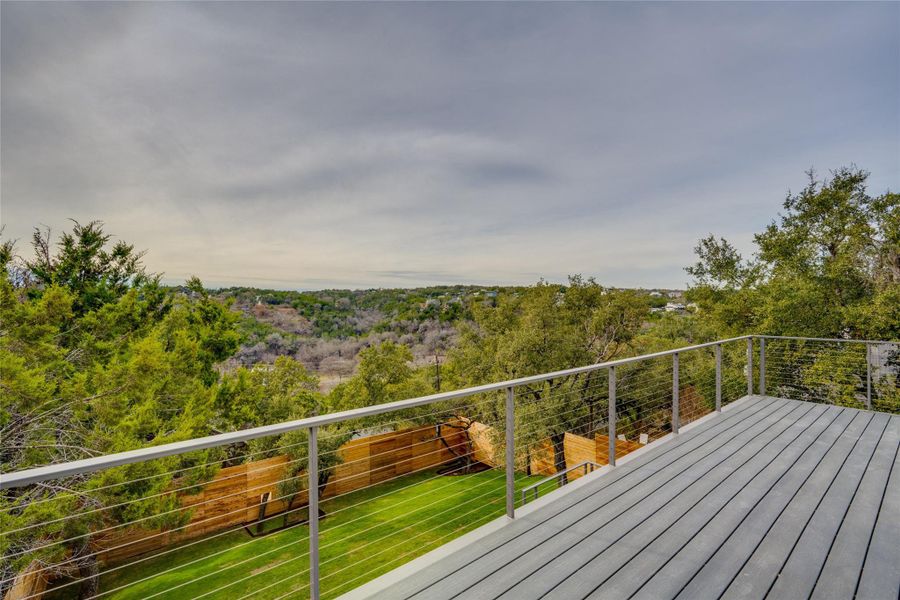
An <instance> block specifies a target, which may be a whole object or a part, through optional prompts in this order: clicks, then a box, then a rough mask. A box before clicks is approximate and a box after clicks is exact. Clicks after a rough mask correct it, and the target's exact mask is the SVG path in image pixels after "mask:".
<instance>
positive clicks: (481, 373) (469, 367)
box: [446, 276, 649, 471]
mask: <svg viewBox="0 0 900 600" xmlns="http://www.w3.org/2000/svg"><path fill="white" fill-rule="evenodd" d="M648 314H649V307H648V304H647V302H646V300H645V299H644V298H643V297H641V296H639V295H637V294H636V293H635V292H631V291H617V290H612V289H607V288H603V287H601V286H600V285H599V284H597V283H596V282H595V281H593V280H592V279H587V280H585V279H582V278H581V277H580V276H573V277H571V278H570V279H569V285H567V286H558V285H553V284H548V283H545V282H540V283H538V284H537V285H535V286H533V287H531V288H527V289H526V290H524V291H523V292H522V293H521V294H520V295H518V296H513V295H503V296H501V297H500V298H499V299H498V304H497V306H496V308H491V307H480V308H476V309H475V311H474V324H473V325H471V326H464V327H463V328H462V331H461V335H460V342H459V345H458V347H457V348H456V349H454V350H453V351H451V353H450V355H449V360H448V363H447V370H446V371H447V373H448V378H450V379H452V380H453V381H454V382H455V383H457V384H458V385H477V384H483V383H487V382H491V381H501V380H504V379H513V378H517V377H524V376H528V375H535V374H539V373H547V372H551V371H556V370H561V369H566V368H569V367H572V366H575V365H587V364H592V363H597V362H602V361H605V360H610V359H612V358H615V357H617V356H621V355H623V354H625V353H626V352H627V351H628V348H629V343H630V342H631V340H632V339H633V338H634V336H635V335H636V334H637V333H638V332H639V330H640V328H641V325H642V323H643V322H644V319H645V318H646V317H647V315H648ZM605 377H606V375H605V372H602V371H599V372H592V373H585V374H582V375H578V376H570V377H562V378H558V379H556V380H553V381H548V382H544V383H542V384H539V385H533V386H528V387H522V388H519V389H518V390H517V394H518V397H519V401H518V402H517V403H516V419H517V435H521V436H522V441H523V445H525V446H526V447H530V446H533V445H534V444H536V443H539V442H542V441H543V440H546V439H550V440H551V443H552V445H553V452H554V464H555V465H556V469H557V471H562V470H564V469H565V453H564V445H563V444H564V437H565V433H566V432H567V431H570V432H573V433H578V432H582V433H587V434H591V435H592V434H593V432H595V431H596V430H597V428H598V426H599V424H600V423H602V422H605V418H604V417H603V415H602V413H601V412H600V411H599V410H598V403H599V402H600V401H601V398H602V395H601V394H599V393H598V392H597V390H598V389H602V388H603V387H604V384H603V382H604V381H605V379H604V378H605ZM498 403H499V401H498ZM499 406H502V404H499ZM478 410H490V411H491V412H492V415H491V418H493V419H497V417H498V416H499V415H500V414H502V412H501V411H502V409H501V408H498V404H494V405H491V404H488V405H486V407H484V406H482V408H479V409H478ZM477 416H478V415H473V417H477ZM497 420H499V419H497Z"/></svg>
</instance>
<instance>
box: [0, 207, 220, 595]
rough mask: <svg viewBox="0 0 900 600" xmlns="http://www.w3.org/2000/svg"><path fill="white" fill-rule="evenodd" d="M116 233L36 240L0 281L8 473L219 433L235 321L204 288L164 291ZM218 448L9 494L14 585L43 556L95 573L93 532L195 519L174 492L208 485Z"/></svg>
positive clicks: (0, 417)
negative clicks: (217, 410) (222, 371)
mask: <svg viewBox="0 0 900 600" xmlns="http://www.w3.org/2000/svg"><path fill="white" fill-rule="evenodd" d="M109 237H110V236H108V235H106V234H104V233H103V231H102V228H101V226H100V224H99V223H96V222H94V223H91V224H89V225H88V226H81V225H78V224H77V223H76V225H75V229H74V231H73V232H72V233H66V234H64V235H63V236H62V242H61V243H60V245H59V249H58V251H57V252H56V253H53V251H52V249H51V247H50V244H49V239H48V238H47V237H44V236H42V235H40V234H36V235H35V247H36V248H35V249H36V250H37V251H38V257H37V258H36V259H35V261H32V262H29V263H25V264H24V265H19V264H17V265H14V267H15V268H8V269H7V271H6V275H7V276H6V277H4V278H3V279H2V281H0V321H2V323H3V332H2V335H0V361H2V365H3V368H2V369H0V389H2V390H3V394H2V397H0V428H2V429H0V436H2V439H3V446H2V452H0V461H2V462H0V468H2V470H3V471H4V472H9V471H16V470H21V469H25V468H29V467H35V466H41V465H45V464H50V463H57V462H64V461H70V460H76V459H82V458H88V457H92V456H97V455H100V454H104V453H112V452H119V451H125V450H132V449H135V448H141V447H145V446H149V445H155V444H164V443H168V442H175V441H180V440H185V439H190V438H193V437H198V436H202V435H207V434H209V433H210V429H209V422H210V421H211V418H212V414H213V413H212V410H213V395H212V389H211V387H210V386H211V384H212V383H214V382H215V381H216V379H217V377H218V376H217V373H216V371H215V369H214V365H215V364H216V363H217V362H219V361H221V360H222V359H223V358H225V357H226V356H229V355H230V354H232V353H233V352H234V350H235V349H236V348H237V343H238V334H237V332H236V331H234V322H235V319H236V318H237V317H236V315H235V314H233V313H232V312H231V311H229V310H228V309H227V307H225V306H223V305H222V304H221V303H219V302H217V301H215V300H213V299H211V298H210V297H208V296H207V295H206V294H205V292H203V291H202V286H201V285H200V284H199V281H192V282H191V284H190V287H189V293H188V294H176V295H172V296H170V295H167V294H165V293H163V292H162V291H161V289H160V288H159V286H158V284H157V282H156V280H155V278H150V277H146V276H145V275H144V269H143V266H142V265H141V263H140V254H136V253H134V252H133V251H132V247H131V246H129V245H127V244H124V243H122V242H120V243H117V244H116V245H115V246H114V247H113V249H112V250H109V251H107V250H105V249H104V245H105V243H106V241H107V240H108V239H109ZM10 254H12V251H11V252H10ZM8 267H9V265H8ZM23 272H25V273H27V274H28V275H27V276H24V277H23V276H21V273H23ZM220 454H221V451H212V450H210V451H203V452H196V453H191V454H189V455H182V456H177V457H169V458H166V459H161V460H157V461H152V462H149V463H144V464H139V465H129V466H125V467H119V468H115V469H109V470H106V471H103V472H100V473H97V474H94V475H82V476H75V477H70V478H66V479H62V480H58V481H52V482H48V485H44V486H32V487H28V488H22V489H17V490H12V491H9V492H6V493H4V495H3V496H2V504H3V513H4V514H3V519H4V523H3V529H4V531H11V532H13V533H11V534H10V535H8V536H4V540H3V544H4V547H3V552H4V560H3V561H2V564H3V573H2V575H3V577H4V578H6V577H7V576H9V575H10V574H12V573H14V572H15V570H16V569H19V568H21V567H22V566H24V565H25V564H27V563H29V562H30V561H32V560H40V561H43V562H45V563H47V564H48V568H50V569H51V572H56V573H67V572H71V571H72V570H73V569H79V568H82V567H85V565H86V564H87V563H89V562H91V561H93V560H95V556H94V555H93V554H92V553H91V552H86V548H87V547H88V542H89V540H90V535H89V532H90V531H92V530H94V529H97V528H102V527H103V526H105V525H108V524H109V523H115V522H120V521H133V520H140V523H141V524H142V525H144V526H147V527H172V526H177V525H178V524H180V523H182V522H184V520H185V519H187V518H189V516H190V513H189V512H188V511H181V510H179V511H173V509H174V508H176V507H177V503H178V500H177V497H176V496H174V495H172V494H166V493H164V492H165V491H166V490H167V489H169V487H170V485H171V483H172V481H173V478H174V477H176V476H181V478H182V481H183V482H187V483H188V484H189V483H191V482H200V481H204V480H206V479H208V478H209V477H210V476H212V474H213V473H214V472H215V465H216V463H217V461H216V457H217V456H219V455H220ZM104 507H115V508H112V509H109V510H104ZM48 521H53V522H54V523H58V524H59V525H55V524H54V525H47V524H46V523H47V522H48ZM62 540H65V541H63V542H62V543H57V542H59V541H62ZM63 557H67V558H65V559H63ZM7 559H8V560H7Z"/></svg>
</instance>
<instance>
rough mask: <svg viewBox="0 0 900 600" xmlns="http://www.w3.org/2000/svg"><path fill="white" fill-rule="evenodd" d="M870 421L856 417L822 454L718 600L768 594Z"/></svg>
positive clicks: (869, 416) (866, 415)
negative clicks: (795, 543) (814, 467)
mask: <svg viewBox="0 0 900 600" xmlns="http://www.w3.org/2000/svg"><path fill="white" fill-rule="evenodd" d="M873 418H874V413H864V412H859V413H857V416H856V418H855V419H854V420H853V423H852V424H851V426H850V428H848V430H847V431H845V432H844V433H843V434H842V435H841V438H840V439H839V440H838V442H837V444H835V445H834V446H833V447H832V448H831V449H830V450H829V451H828V452H827V453H826V455H825V457H824V459H823V460H822V462H821V463H820V464H819V466H818V467H817V468H816V470H815V471H814V472H813V474H812V477H810V478H809V479H808V480H807V481H806V482H805V483H804V484H803V486H802V487H801V488H800V491H799V492H798V493H797V495H796V496H794V498H793V499H792V500H791V502H790V503H788V505H787V507H786V508H785V510H784V512H782V513H781V514H780V515H779V516H778V518H777V519H775V521H774V522H773V523H772V524H771V526H770V527H769V530H768V532H767V534H766V536H765V537H764V538H763V540H762V542H761V543H760V545H759V546H757V548H756V550H755V551H754V552H753V554H752V555H751V557H750V559H749V560H748V561H747V563H746V564H745V565H744V567H743V568H742V570H741V572H740V573H739V574H738V575H737V576H736V577H735V579H734V580H733V581H732V582H731V585H729V586H728V588H727V589H726V590H725V593H724V594H723V595H722V598H742V599H750V598H763V597H765V596H766V594H768V592H769V590H770V589H771V586H772V585H773V584H774V583H775V579H776V578H777V577H778V573H779V571H780V570H781V568H782V566H783V565H784V562H785V561H786V560H787V558H788V556H789V555H790V552H791V549H792V548H793V546H794V542H795V541H796V540H797V539H798V538H799V537H800V535H801V534H802V533H803V528H804V526H805V524H806V522H807V521H808V519H809V518H810V516H811V515H812V514H813V512H814V511H815V509H816V506H817V505H818V503H819V500H820V499H821V498H822V497H823V495H824V494H825V492H827V491H828V488H829V486H831V484H832V482H833V481H834V478H835V476H836V475H837V473H838V471H839V470H840V469H841V467H842V466H843V464H844V461H845V460H846V459H847V458H848V457H849V456H850V453H851V451H852V450H853V448H854V447H855V446H856V444H857V442H858V441H859V439H860V436H861V435H862V432H863V431H864V430H865V428H866V426H868V424H869V421H871V420H872V419H873Z"/></svg>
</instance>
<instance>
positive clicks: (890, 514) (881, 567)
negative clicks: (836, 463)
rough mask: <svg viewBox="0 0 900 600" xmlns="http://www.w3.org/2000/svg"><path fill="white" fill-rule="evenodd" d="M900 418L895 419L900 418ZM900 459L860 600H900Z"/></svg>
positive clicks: (866, 567)
mask: <svg viewBox="0 0 900 600" xmlns="http://www.w3.org/2000/svg"><path fill="white" fill-rule="evenodd" d="M898 418H900V417H894V419H898ZM898 515H900V456H897V455H895V456H894V464H893V465H892V468H891V475H890V478H889V479H888V485H887V489H886V490H885V494H884V498H883V499H882V503H881V508H880V511H879V513H878V520H877V521H876V522H875V530H874V531H873V532H872V539H871V541H870V542H869V549H868V550H867V551H866V560H865V563H864V564H863V569H862V574H861V575H860V579H859V588H858V589H857V592H856V597H857V598H858V599H859V600H881V599H882V598H900V517H898Z"/></svg>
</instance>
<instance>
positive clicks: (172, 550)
mask: <svg viewBox="0 0 900 600" xmlns="http://www.w3.org/2000/svg"><path fill="white" fill-rule="evenodd" d="M429 468H431V467H429ZM463 468H465V467H464V466H463V467H459V468H458V469H454V470H453V471H448V473H452V472H454V471H457V470H461V469H463ZM423 470H427V469H423ZM410 474H411V473H407V474H406V475H410ZM443 476H444V475H438V476H436V477H431V478H429V479H425V480H422V481H417V482H414V483H412V484H410V485H408V486H405V487H403V488H399V489H398V490H393V491H392V492H390V493H388V494H383V495H382V496H378V497H376V498H369V499H367V500H365V501H363V502H360V503H357V504H355V505H352V506H349V507H345V508H353V507H355V506H360V505H362V504H364V503H365V502H368V501H370V500H375V499H378V498H382V497H385V496H388V495H390V494H392V493H395V492H397V491H402V490H403V489H408V488H410V487H414V486H416V485H419V484H421V483H425V482H427V481H432V480H434V479H438V478H439V477H443ZM380 483H384V482H380ZM453 483H454V482H449V483H448V484H447V485H446V486H442V487H441V488H438V490H436V491H439V490H440V489H443V488H445V487H449V486H450V485H452V484H453ZM375 485H379V484H375ZM368 487H374V485H373V486H367V487H366V488H360V490H362V489H367V488H368ZM360 490H354V491H360ZM350 493H352V492H350ZM431 493H433V491H431V492H426V493H423V494H421V495H419V496H415V497H413V498H412V499H417V498H421V497H423V496H426V495H429V494H431ZM287 497H288V496H279V497H276V498H274V499H271V500H269V502H275V501H278V500H283V499H284V498H287ZM331 499H332V498H331V497H329V498H326V500H331ZM407 501H409V500H403V501H401V502H400V504H402V503H404V502H407ZM321 504H322V503H321V502H320V505H321ZM253 506H254V505H251V506H249V507H247V509H241V510H240V511H234V512H242V511H243V510H249V509H252V508H253ZM256 506H261V503H260V504H258V505H256ZM305 508H306V505H301V506H299V507H297V508H295V509H291V510H287V511H282V512H280V513H277V514H274V515H271V516H269V517H266V518H264V519H261V520H256V521H253V522H252V524H254V525H258V524H260V523H265V522H268V521H271V520H273V519H278V518H283V517H285V516H286V515H288V514H292V513H295V512H298V511H301V510H304V509H305ZM341 510H345V509H341ZM337 512H340V511H333V512H332V513H330V514H336V513H337ZM222 516H225V515H222ZM216 518H221V516H218V517H216ZM300 524H303V523H300ZM245 525H246V523H241V524H239V525H235V526H234V527H232V528H228V529H225V530H223V531H221V532H217V533H215V534H213V535H211V536H205V537H203V538H200V539H197V540H193V541H191V542H188V543H186V544H181V545H179V546H178V547H176V548H171V549H169V550H164V551H162V552H158V553H156V554H153V555H149V556H145V557H142V558H139V559H137V560H134V561H131V562H130V563H126V564H122V565H118V566H115V567H111V568H109V569H107V570H105V571H104V572H103V573H104V574H106V573H110V572H112V571H117V570H120V569H123V568H125V567H128V566H133V565H135V564H137V563H140V562H144V561H146V560H150V559H151V558H156V557H159V556H163V555H165V554H169V553H171V552H175V551H177V550H180V549H183V548H186V547H189V546H193V545H195V544H199V543H202V542H206V541H209V540H211V539H215V538H217V537H221V536H223V535H227V534H229V533H232V532H234V531H238V530H240V529H243V528H244V527H245ZM291 527H293V526H291ZM184 528H185V526H182V527H180V528H176V529H172V530H167V531H164V532H160V533H158V534H153V535H150V536H146V537H143V538H140V539H138V540H134V541H132V542H129V543H126V544H122V545H119V546H114V547H112V548H107V549H104V550H101V551H97V552H93V553H91V554H87V555H84V556H80V557H78V558H73V559H70V560H68V561H63V562H61V563H54V564H52V565H49V566H47V567H44V568H42V569H38V570H36V571H34V573H40V572H43V571H46V570H49V569H51V568H57V567H59V566H62V565H65V564H67V563H71V562H74V561H76V560H79V559H83V558H87V557H90V556H95V555H99V554H101V553H103V552H111V551H113V550H117V549H120V548H124V547H126V546H128V545H131V544H134V543H138V542H143V541H146V540H148V539H151V538H153V537H157V536H159V535H163V534H165V533H171V532H172V531H178V530H180V529H184ZM286 529H287V528H286ZM256 539H261V538H254V540H250V542H252V541H255V540H256ZM250 542H246V543H250ZM228 550H229V549H225V550H222V551H220V552H217V553H215V554H221V553H223V552H227V551H228ZM215 554H214V555H215ZM214 555H213V556H214ZM194 562H196V561H194ZM8 581H12V578H10V579H7V580H3V581H0V583H5V582H8ZM72 583H75V582H69V583H66V584H63V585H60V586H57V588H61V587H66V586H68V585H71V584H72ZM57 588H54V589H57Z"/></svg>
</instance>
